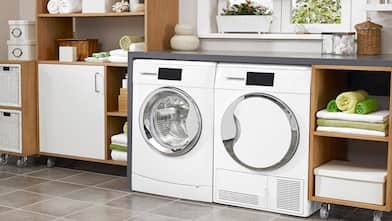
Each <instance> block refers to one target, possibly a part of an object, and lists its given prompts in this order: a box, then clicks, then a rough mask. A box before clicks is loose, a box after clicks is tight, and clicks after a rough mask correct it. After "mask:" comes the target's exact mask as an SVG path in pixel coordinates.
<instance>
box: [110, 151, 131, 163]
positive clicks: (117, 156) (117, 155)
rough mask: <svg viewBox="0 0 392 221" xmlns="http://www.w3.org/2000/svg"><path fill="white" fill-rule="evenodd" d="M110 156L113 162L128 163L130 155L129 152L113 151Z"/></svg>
mask: <svg viewBox="0 0 392 221" xmlns="http://www.w3.org/2000/svg"><path fill="white" fill-rule="evenodd" d="M110 155H111V157H112V160H116V161H128V153H127V152H121V151H117V150H112V153H111V154H110Z"/></svg>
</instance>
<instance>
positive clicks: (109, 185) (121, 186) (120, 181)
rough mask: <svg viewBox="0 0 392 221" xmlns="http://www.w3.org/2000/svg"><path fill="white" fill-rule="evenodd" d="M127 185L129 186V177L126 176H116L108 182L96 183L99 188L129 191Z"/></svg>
mask: <svg viewBox="0 0 392 221" xmlns="http://www.w3.org/2000/svg"><path fill="white" fill-rule="evenodd" d="M128 186H129V178H128V177H121V178H116V179H114V180H111V181H109V182H106V183H103V184H100V185H97V187H99V188H105V189H111V190H118V191H124V192H130V190H129V187H128Z"/></svg>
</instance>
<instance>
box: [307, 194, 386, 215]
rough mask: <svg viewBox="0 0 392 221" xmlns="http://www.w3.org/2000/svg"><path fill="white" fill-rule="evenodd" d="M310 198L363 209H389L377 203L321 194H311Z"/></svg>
mask: <svg viewBox="0 0 392 221" xmlns="http://www.w3.org/2000/svg"><path fill="white" fill-rule="evenodd" d="M310 200H311V201H316V202H321V203H330V204H334V205H341V206H350V207H357V208H362V209H370V210H377V211H389V209H388V207H387V206H386V205H376V204H368V203H360V202H352V201H347V200H339V199H332V198H326V197H319V196H311V197H310Z"/></svg>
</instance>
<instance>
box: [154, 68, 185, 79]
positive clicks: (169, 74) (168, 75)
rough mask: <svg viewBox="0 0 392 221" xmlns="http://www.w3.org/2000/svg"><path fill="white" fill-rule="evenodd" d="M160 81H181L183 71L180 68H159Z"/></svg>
mask: <svg viewBox="0 0 392 221" xmlns="http://www.w3.org/2000/svg"><path fill="white" fill-rule="evenodd" d="M158 79H159V80H170V81H181V79H182V69H179V68H159V71H158Z"/></svg>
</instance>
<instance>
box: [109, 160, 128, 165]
mask: <svg viewBox="0 0 392 221" xmlns="http://www.w3.org/2000/svg"><path fill="white" fill-rule="evenodd" d="M106 161H107V162H108V163H109V164H112V165H118V166H128V162H127V161H117V160H106Z"/></svg>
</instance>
